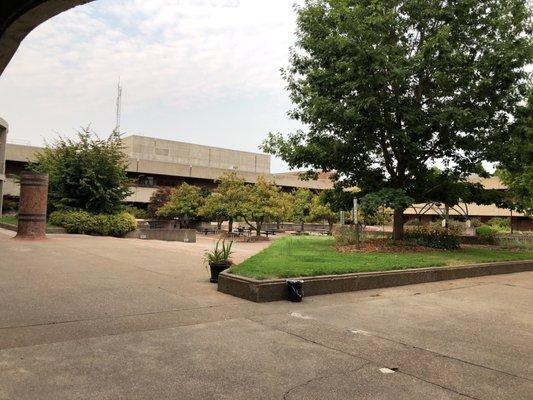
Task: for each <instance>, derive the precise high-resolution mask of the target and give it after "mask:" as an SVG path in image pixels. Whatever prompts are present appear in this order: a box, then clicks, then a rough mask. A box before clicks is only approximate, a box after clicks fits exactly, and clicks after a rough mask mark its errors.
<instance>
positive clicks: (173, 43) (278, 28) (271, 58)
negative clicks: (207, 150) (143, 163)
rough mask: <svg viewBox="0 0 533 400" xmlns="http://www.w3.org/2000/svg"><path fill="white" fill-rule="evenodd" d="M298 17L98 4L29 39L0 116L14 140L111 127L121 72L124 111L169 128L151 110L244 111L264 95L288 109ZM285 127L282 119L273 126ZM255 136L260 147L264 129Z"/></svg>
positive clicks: (261, 5) (249, 6) (263, 5)
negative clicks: (287, 80) (286, 69)
mask: <svg viewBox="0 0 533 400" xmlns="http://www.w3.org/2000/svg"><path fill="white" fill-rule="evenodd" d="M294 20H295V16H294V11H293V7H292V2H291V1H290V0H268V1H266V0H151V1H145V0H98V1H96V2H94V3H90V4H88V5H85V6H81V7H77V8H75V9H73V10H70V11H68V12H65V13H63V14H61V15H59V16H57V17H55V18H53V19H52V20H49V21H47V22H46V23H44V24H42V25H41V26H39V27H38V28H37V29H35V30H34V31H33V32H32V33H31V34H30V35H29V36H28V37H27V38H26V39H25V41H24V42H23V43H22V45H21V47H20V49H19V51H18V52H17V54H16V56H15V57H14V59H13V60H12V62H11V63H10V65H9V66H8V68H7V69H6V71H5V73H4V74H3V75H2V77H0V93H2V94H3V95H2V96H0V110H1V113H2V115H3V116H4V117H5V118H6V119H8V121H10V123H11V127H12V128H13V129H12V132H11V133H12V136H16V137H23V138H27V139H30V140H32V141H35V139H36V138H37V139H38V140H37V141H40V137H41V136H44V137H49V136H52V132H54V131H61V130H65V129H67V130H68V129H69V128H70V130H73V129H75V128H76V127H78V126H79V125H83V124H85V123H87V121H93V122H95V123H96V124H97V125H99V126H101V127H102V128H103V127H106V128H107V127H110V126H112V122H113V118H112V115H113V110H112V107H113V104H114V91H115V86H116V82H117V79H118V76H120V77H121V79H122V81H123V84H124V94H125V95H124V107H125V113H128V112H129V113H143V114H146V116H147V118H151V117H150V116H152V118H154V119H155V118H158V119H159V126H158V128H161V126H163V127H164V126H165V123H164V122H161V121H160V119H161V118H162V117H163V118H164V119H165V118H166V119H167V120H168V127H167V129H168V130H169V131H170V130H171V129H172V126H173V125H175V124H176V121H175V120H173V118H172V116H171V115H167V116H166V117H165V116H161V115H157V116H156V114H157V113H156V114H154V113H153V109H154V108H155V109H157V107H161V108H162V109H166V110H168V109H176V110H180V112H183V111H184V110H185V111H186V110H192V111H194V112H198V110H201V109H203V108H209V107H216V106H217V105H219V106H221V107H225V106H226V103H227V102H230V101H231V102H232V104H235V107H237V108H238V107H240V104H241V103H242V105H245V104H246V102H249V101H254V99H256V98H257V97H258V96H259V97H260V96H264V97H265V98H266V97H268V98H271V99H280V101H283V102H284V103H286V97H287V96H286V94H285V92H284V86H285V84H284V82H283V81H282V80H281V77H280V74H279V69H280V68H281V67H283V66H285V65H286V64H287V62H288V49H289V47H290V46H291V45H292V43H293V41H294V36H293V31H294V29H295V21H294ZM6 94H9V95H6ZM28 118H29V119H30V120H29V119H28ZM104 121H107V122H104ZM125 123H127V122H125ZM225 123H227V124H231V121H225ZM287 124H288V123H287V121H286V117H285V115H284V114H283V113H281V114H280V116H279V120H275V119H274V120H273V121H272V128H271V129H272V130H276V129H277V128H278V127H285V126H287ZM149 128H150V127H149V126H142V129H143V130H144V131H147V134H152V135H154V136H157V135H158V133H157V132H150V131H149ZM251 130H252V132H251V135H252V136H254V135H255V142H254V146H257V144H259V143H260V142H261V139H262V137H264V135H265V134H266V132H253V127H251ZM206 138H207V136H206ZM213 140H214V141H215V142H216V139H213ZM244 147H250V143H248V142H246V143H245V144H244Z"/></svg>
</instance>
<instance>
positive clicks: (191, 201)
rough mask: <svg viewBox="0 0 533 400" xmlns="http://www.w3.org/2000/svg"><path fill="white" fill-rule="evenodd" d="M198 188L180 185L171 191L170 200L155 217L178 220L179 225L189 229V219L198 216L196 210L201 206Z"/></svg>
mask: <svg viewBox="0 0 533 400" xmlns="http://www.w3.org/2000/svg"><path fill="white" fill-rule="evenodd" d="M203 200H204V198H203V197H202V194H201V191H200V188H199V187H197V186H193V185H189V184H188V183H182V184H181V185H180V186H178V187H177V188H175V189H173V190H172V193H171V195H170V200H169V201H168V202H167V203H166V204H165V205H164V206H163V207H161V208H159V209H158V210H157V216H158V217H162V218H178V219H179V221H180V225H181V226H182V227H184V228H188V227H189V222H190V221H191V219H193V218H195V217H196V216H198V210H199V208H200V207H201V206H202V204H203Z"/></svg>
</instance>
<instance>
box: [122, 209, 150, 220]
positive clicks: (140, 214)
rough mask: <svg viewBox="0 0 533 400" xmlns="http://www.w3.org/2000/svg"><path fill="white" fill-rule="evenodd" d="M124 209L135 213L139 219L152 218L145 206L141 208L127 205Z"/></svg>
mask: <svg viewBox="0 0 533 400" xmlns="http://www.w3.org/2000/svg"><path fill="white" fill-rule="evenodd" d="M124 211H126V212H127V213H129V214H131V215H133V216H134V217H135V218H137V219H150V212H149V211H148V210H145V209H143V208H139V207H135V206H126V208H125V209H124Z"/></svg>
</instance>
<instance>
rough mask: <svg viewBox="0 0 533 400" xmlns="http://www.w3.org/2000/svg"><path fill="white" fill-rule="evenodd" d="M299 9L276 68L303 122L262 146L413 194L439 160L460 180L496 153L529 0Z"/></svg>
mask: <svg viewBox="0 0 533 400" xmlns="http://www.w3.org/2000/svg"><path fill="white" fill-rule="evenodd" d="M297 14H298V19H297V41H296V44H295V47H294V48H293V49H292V53H291V59H290V66H289V67H288V68H287V69H286V70H284V72H283V76H284V78H285V79H286V81H287V83H288V90H289V92H290V97H291V100H292V101H293V103H294V104H295V108H294V109H293V110H292V111H290V113H289V115H290V116H291V117H292V118H293V119H295V120H298V121H300V122H301V123H302V124H304V125H305V127H306V130H305V131H303V130H299V131H296V132H293V133H291V134H289V135H288V136H287V137H284V136H282V135H281V134H270V135H269V137H268V138H267V140H266V141H265V142H264V144H263V148H264V149H265V150H266V151H267V152H270V153H273V154H276V155H278V156H280V157H281V158H283V159H284V160H285V161H287V162H288V163H289V165H290V166H292V167H296V168H302V167H305V168H314V169H320V170H324V171H336V172H337V174H338V176H339V179H340V180H341V181H342V182H343V184H344V185H346V186H358V187H359V188H360V189H362V192H361V195H365V194H368V193H372V192H378V191H380V190H382V189H389V190H395V191H396V193H397V194H399V193H400V192H402V193H401V196H404V198H405V197H409V198H411V199H413V201H416V202H419V201H427V200H428V197H427V196H425V193H426V192H427V189H428V188H429V187H430V185H431V181H430V179H428V177H429V176H430V175H431V174H432V167H433V166H434V165H435V164H438V165H439V166H441V169H442V171H443V173H445V174H446V175H447V176H453V177H454V179H456V180H464V179H466V177H467V176H468V175H469V174H471V173H476V172H479V170H480V165H481V162H482V161H487V160H488V161H498V157H499V154H498V152H497V151H495V149H496V148H498V146H501V145H502V144H503V143H505V141H506V138H507V137H508V128H509V126H510V124H511V123H512V116H513V115H515V113H516V110H517V106H518V104H519V102H520V101H521V100H522V99H523V97H524V91H525V82H526V80H527V73H526V72H525V71H524V68H523V67H524V66H525V65H527V64H528V63H529V62H531V60H532V54H533V47H532V40H531V32H532V30H531V22H530V10H529V8H528V6H527V4H526V0H486V1H479V0H461V1H446V2H444V1H440V0H423V1H422V0H385V1H383V0H357V1H356V0H305V2H304V5H303V6H302V7H299V8H297ZM389 193H390V192H389ZM399 203H400V204H401V207H404V206H405V204H403V203H402V202H399ZM402 213H403V209H397V210H396V212H395V219H396V220H398V219H400V218H402ZM402 234H403V224H401V223H399V221H396V223H395V229H394V237H395V238H396V239H399V238H401V237H402Z"/></svg>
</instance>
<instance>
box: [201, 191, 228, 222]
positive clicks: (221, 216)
mask: <svg viewBox="0 0 533 400" xmlns="http://www.w3.org/2000/svg"><path fill="white" fill-rule="evenodd" d="M198 214H199V215H200V216H201V217H204V218H207V219H208V220H210V221H216V222H217V228H218V229H220V228H221V227H222V223H223V222H224V221H226V220H228V218H229V216H228V209H227V205H226V202H225V199H224V196H222V195H221V194H220V193H216V192H215V193H211V195H209V196H208V197H207V198H206V199H205V201H204V204H203V205H202V207H200V208H199V209H198Z"/></svg>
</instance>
